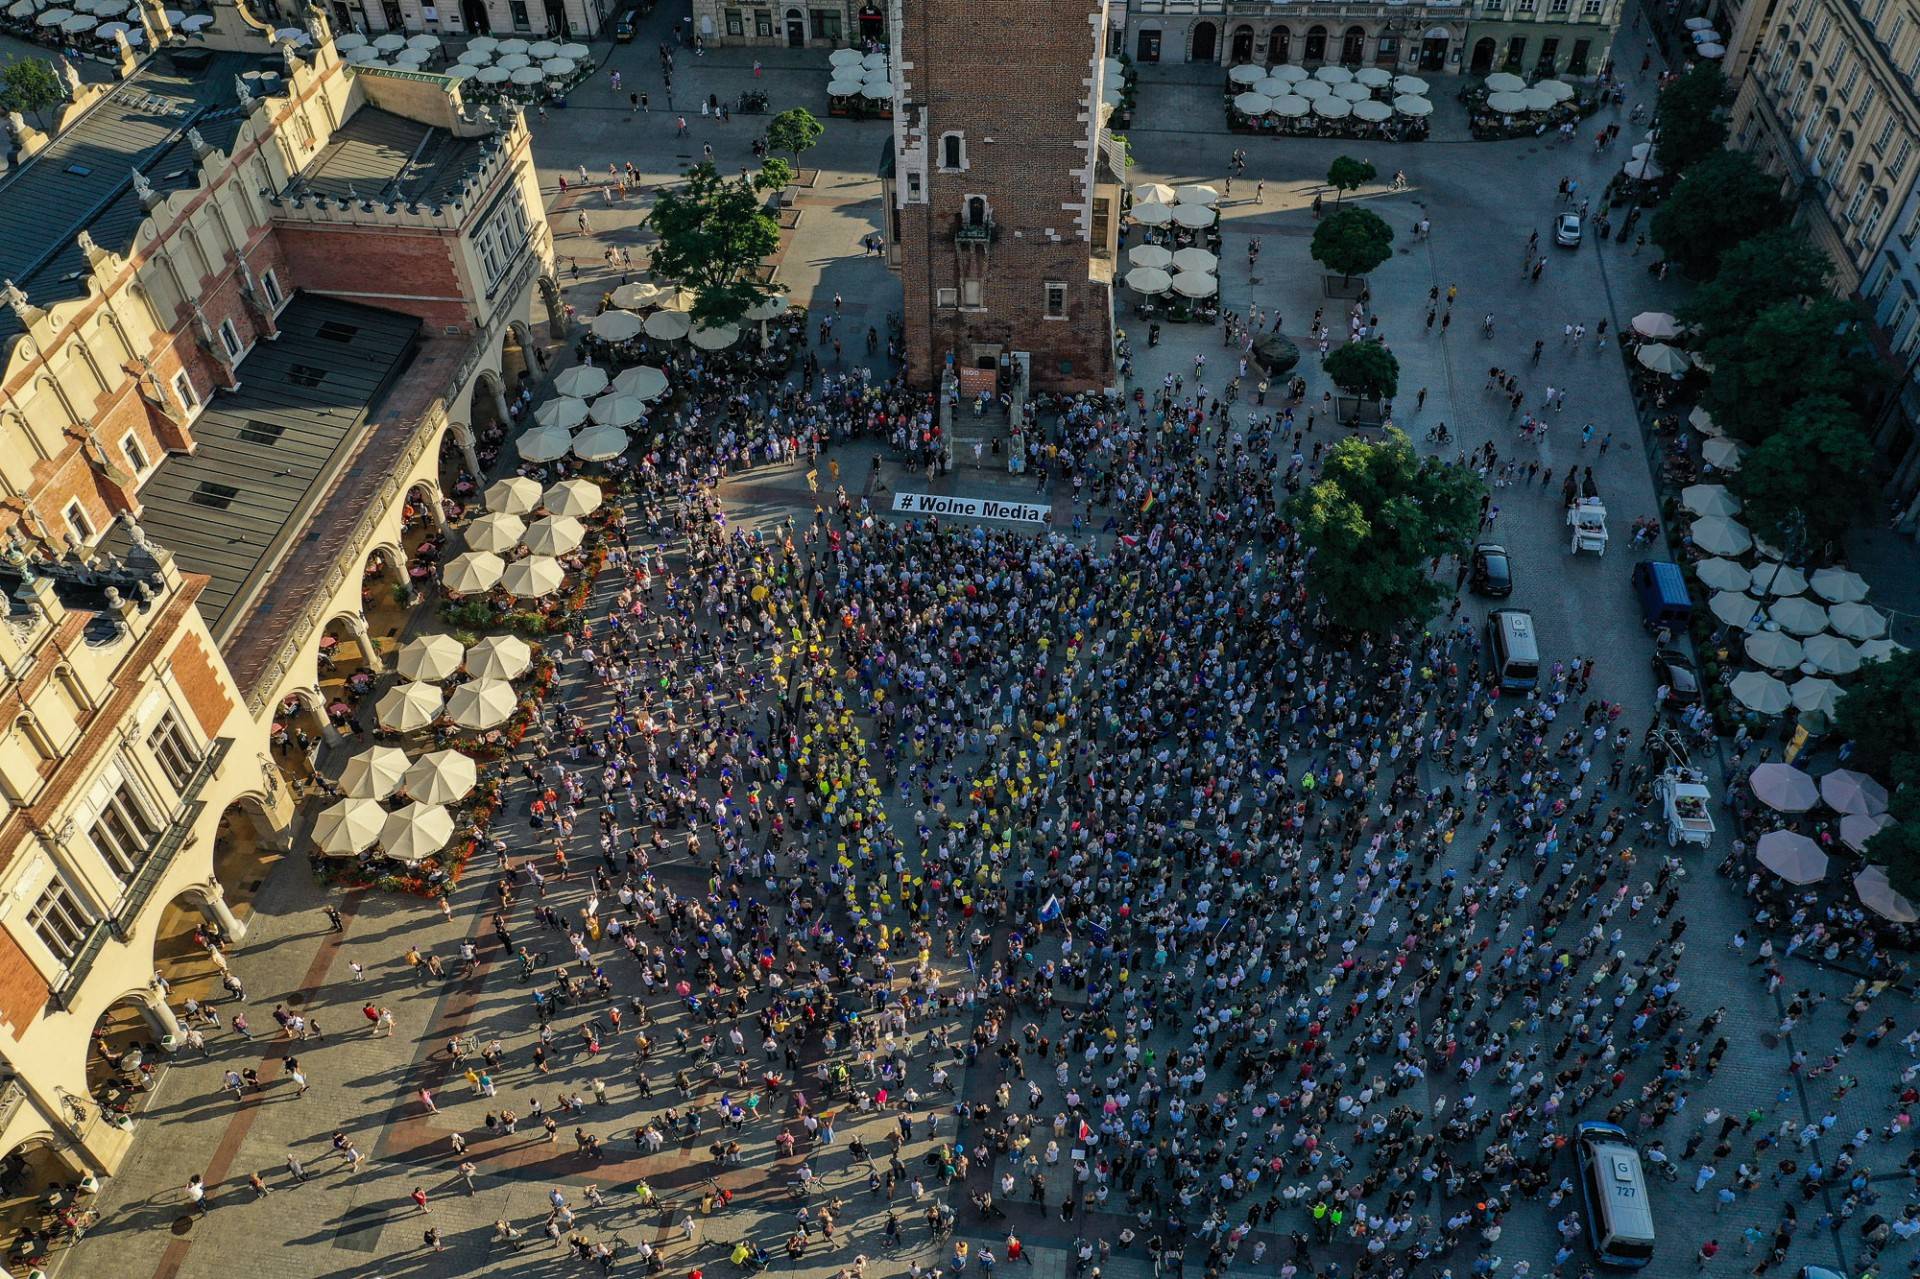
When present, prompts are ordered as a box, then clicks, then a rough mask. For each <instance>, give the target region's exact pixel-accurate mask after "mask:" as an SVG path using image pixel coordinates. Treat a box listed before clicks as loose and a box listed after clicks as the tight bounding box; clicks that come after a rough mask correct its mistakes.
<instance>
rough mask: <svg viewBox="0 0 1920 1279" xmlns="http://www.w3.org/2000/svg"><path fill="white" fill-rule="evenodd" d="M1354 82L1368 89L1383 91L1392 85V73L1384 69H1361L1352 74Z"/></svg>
mask: <svg viewBox="0 0 1920 1279" xmlns="http://www.w3.org/2000/svg"><path fill="white" fill-rule="evenodd" d="M1353 78H1354V82H1355V83H1357V84H1364V85H1366V86H1367V87H1368V88H1369V89H1384V88H1386V87H1387V86H1388V85H1390V84H1392V83H1393V72H1391V71H1388V70H1387V69H1386V68H1384V67H1361V68H1360V69H1359V70H1358V71H1356V72H1354V73H1353Z"/></svg>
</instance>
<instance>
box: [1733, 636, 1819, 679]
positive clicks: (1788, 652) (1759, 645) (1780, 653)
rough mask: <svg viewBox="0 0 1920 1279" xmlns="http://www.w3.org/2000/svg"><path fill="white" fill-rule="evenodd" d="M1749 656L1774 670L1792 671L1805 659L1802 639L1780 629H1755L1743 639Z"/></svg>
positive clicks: (1743, 645)
mask: <svg viewBox="0 0 1920 1279" xmlns="http://www.w3.org/2000/svg"><path fill="white" fill-rule="evenodd" d="M1742 647H1744V648H1745V649H1746V650H1747V656H1748V657H1750V658H1752V659H1753V660H1754V661H1755V662H1756V663H1757V664H1759V665H1761V666H1764V667H1766V668H1767V669H1768V670H1773V671H1790V670H1792V669H1793V668H1794V667H1796V666H1798V665H1800V663H1801V661H1802V660H1804V659H1805V656H1806V654H1805V652H1804V651H1803V650H1802V649H1801V647H1800V641H1799V640H1797V639H1795V638H1793V636H1791V635H1784V634H1782V633H1781V632H1779V631H1755V632H1754V633H1753V634H1751V635H1749V636H1747V638H1746V639H1745V640H1744V641H1742Z"/></svg>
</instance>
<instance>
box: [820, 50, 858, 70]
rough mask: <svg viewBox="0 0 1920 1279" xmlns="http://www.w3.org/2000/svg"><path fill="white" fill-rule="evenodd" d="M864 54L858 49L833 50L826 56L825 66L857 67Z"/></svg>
mask: <svg viewBox="0 0 1920 1279" xmlns="http://www.w3.org/2000/svg"><path fill="white" fill-rule="evenodd" d="M864 56H866V55H864V54H862V53H861V52H860V50H858V49H835V50H834V51H833V52H832V53H831V54H829V55H828V56H827V65H828V66H833V67H857V66H859V65H860V59H861V58H863V57H864Z"/></svg>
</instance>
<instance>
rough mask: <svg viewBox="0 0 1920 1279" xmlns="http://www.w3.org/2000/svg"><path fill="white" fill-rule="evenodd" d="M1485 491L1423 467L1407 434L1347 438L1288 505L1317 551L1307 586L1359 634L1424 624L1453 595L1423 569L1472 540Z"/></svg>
mask: <svg viewBox="0 0 1920 1279" xmlns="http://www.w3.org/2000/svg"><path fill="white" fill-rule="evenodd" d="M1483 491H1484V490H1483V487H1482V485H1481V483H1480V481H1479V479H1478V478H1477V477H1475V475H1474V474H1473V473H1472V472H1471V471H1468V470H1464V469H1462V468H1460V467H1454V466H1449V465H1447V464H1446V463H1444V462H1440V461H1437V460H1434V459H1427V460H1424V461H1423V460H1422V459H1421V457H1420V455H1419V454H1418V453H1416V452H1415V451H1414V448H1413V445H1412V443H1411V442H1410V441H1409V440H1408V439H1407V437H1406V435H1405V433H1403V432H1401V431H1398V430H1389V431H1388V432H1387V434H1386V438H1385V439H1383V440H1381V441H1379V442H1378V443H1376V442H1374V441H1371V440H1367V439H1364V438H1362V437H1360V436H1349V437H1348V438H1346V439H1344V440H1341V441H1340V442H1339V443H1338V444H1335V445H1334V446H1333V448H1332V449H1331V450H1330V451H1329V452H1328V453H1327V455H1326V461H1325V466H1324V469H1323V470H1322V472H1321V478H1320V479H1319V481H1318V482H1316V483H1315V484H1314V485H1313V486H1312V487H1310V488H1307V489H1304V490H1302V491H1301V492H1300V493H1298V494H1296V495H1295V496H1294V497H1293V498H1292V499H1291V500H1289V502H1288V503H1287V513H1288V517H1289V518H1290V519H1292V520H1293V522H1294V526H1295V527H1296V528H1297V529H1298V530H1299V533H1300V537H1301V539H1302V541H1303V542H1304V543H1305V545H1306V546H1307V547H1308V548H1310V550H1311V551H1312V558H1311V559H1309V560H1308V562H1307V581H1308V585H1309V586H1310V587H1311V588H1312V589H1313V591H1314V592H1315V594H1316V595H1318V597H1319V598H1320V599H1321V600H1322V601H1323V602H1324V604H1325V606H1326V609H1327V613H1328V615H1329V616H1330V617H1331V618H1332V619H1333V620H1334V621H1335V622H1336V623H1337V624H1339V625H1341V626H1344V627H1348V628H1351V629H1353V630H1360V631H1369V632H1374V633H1379V632H1382V631H1388V630H1392V629H1393V628H1394V627H1397V626H1401V625H1406V624H1414V625H1417V624H1419V623H1420V622H1423V621H1425V620H1426V619H1427V618H1429V617H1431V616H1432V615H1433V614H1434V612H1435V611H1436V610H1437V609H1438V608H1439V606H1440V603H1441V601H1442V600H1444V599H1446V597H1447V588H1446V587H1445V586H1444V585H1443V584H1441V583H1440V582H1437V581H1435V580H1434V578H1433V575H1432V574H1431V573H1429V572H1428V571H1427V565H1428V563H1429V562H1430V561H1431V560H1432V559H1433V558H1434V557H1435V556H1438V555H1442V554H1445V553H1447V552H1450V551H1457V550H1459V549H1460V547H1461V546H1462V544H1463V543H1465V541H1466V540H1467V538H1468V537H1469V536H1471V535H1472V533H1473V530H1474V528H1475V527H1476V526H1477V525H1478V523H1479V514H1480V512H1479V501H1480V495H1481V493H1482V492H1483Z"/></svg>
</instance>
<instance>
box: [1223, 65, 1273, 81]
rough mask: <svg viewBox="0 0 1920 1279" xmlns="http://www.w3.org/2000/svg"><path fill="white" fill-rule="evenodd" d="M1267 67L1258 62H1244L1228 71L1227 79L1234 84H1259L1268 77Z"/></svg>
mask: <svg viewBox="0 0 1920 1279" xmlns="http://www.w3.org/2000/svg"><path fill="white" fill-rule="evenodd" d="M1266 74H1267V69H1266V68H1265V67H1263V66H1261V65H1260V64H1259V63H1257V62H1243V63H1241V64H1240V65H1239V66H1237V67H1232V68H1230V69H1229V70H1228V71H1227V79H1228V81H1229V82H1231V83H1233V84H1258V83H1259V82H1260V81H1261V80H1262V79H1264V78H1265V77H1266Z"/></svg>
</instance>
